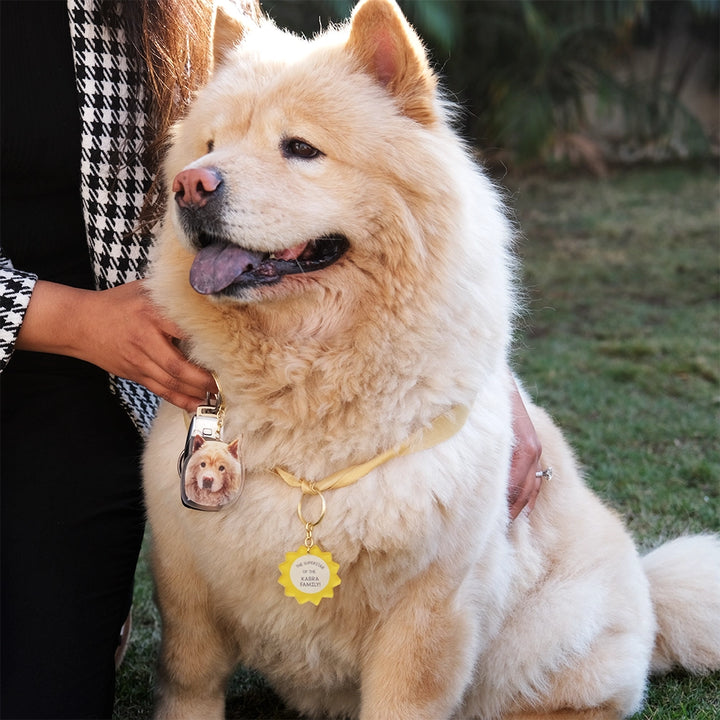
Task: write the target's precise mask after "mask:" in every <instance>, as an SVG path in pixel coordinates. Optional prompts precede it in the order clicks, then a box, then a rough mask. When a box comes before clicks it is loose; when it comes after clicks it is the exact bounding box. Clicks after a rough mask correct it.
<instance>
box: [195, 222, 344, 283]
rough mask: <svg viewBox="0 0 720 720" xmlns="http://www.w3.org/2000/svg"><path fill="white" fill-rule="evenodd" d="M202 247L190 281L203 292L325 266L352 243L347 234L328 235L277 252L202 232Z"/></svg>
mask: <svg viewBox="0 0 720 720" xmlns="http://www.w3.org/2000/svg"><path fill="white" fill-rule="evenodd" d="M198 244H199V245H200V246H201V249H200V251H199V252H198V254H197V255H196V256H195V260H194V261H193V264H192V267H191V268H190V285H192V287H193V288H194V289H195V290H196V291H197V292H199V293H200V294H201V295H213V294H216V293H222V292H224V291H228V292H229V291H231V290H232V289H236V288H238V289H241V288H251V287H255V286H258V285H271V284H274V283H277V282H280V280H282V278H283V277H284V276H285V275H296V274H298V273H309V272H314V271H316V270H322V269H323V268H326V267H328V266H330V265H332V264H333V263H334V262H336V261H337V260H339V259H340V258H341V257H342V256H343V255H344V254H345V251H346V250H347V249H348V247H349V245H350V244H349V242H348V240H347V238H346V237H345V236H343V235H327V236H324V237H320V238H317V239H315V240H310V241H309V242H306V243H301V244H299V245H295V246H294V247H291V248H288V249H286V250H282V251H277V252H274V253H269V252H258V251H256V250H248V249H247V248H242V247H240V246H238V245H235V244H234V243H231V242H228V241H227V240H222V239H220V238H215V237H212V236H209V235H205V234H201V235H200V237H199V238H198Z"/></svg>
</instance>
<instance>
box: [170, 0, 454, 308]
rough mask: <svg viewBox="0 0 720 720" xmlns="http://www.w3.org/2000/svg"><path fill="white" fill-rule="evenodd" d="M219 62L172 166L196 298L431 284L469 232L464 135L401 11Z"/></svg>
mask: <svg viewBox="0 0 720 720" xmlns="http://www.w3.org/2000/svg"><path fill="white" fill-rule="evenodd" d="M218 24H220V23H218ZM224 36H225V37H227V33H224ZM219 54H220V55H221V56H222V58H221V59H220V60H219V62H218V67H217V69H216V72H215V73H214V77H213V78H212V80H211V81H210V83H209V85H208V86H207V87H206V88H204V89H203V90H202V91H201V92H200V94H199V96H198V98H197V100H196V102H195V103H194V104H193V107H192V108H191V110H190V112H189V114H188V116H187V117H186V119H184V120H183V121H182V122H181V123H180V124H179V126H178V127H177V128H176V132H175V136H174V139H173V143H172V148H171V151H170V153H169V157H168V160H167V163H166V168H165V172H166V181H167V185H168V187H169V188H171V197H170V203H169V205H170V207H169V216H168V221H167V223H166V224H168V225H170V226H171V227H172V229H173V234H174V235H175V236H176V237H177V238H178V239H179V241H180V243H181V244H182V246H183V247H184V248H185V249H186V250H187V251H189V252H190V253H191V267H190V268H189V269H188V271H189V281H190V284H191V285H192V287H193V288H194V289H195V291H196V292H197V293H200V294H201V295H205V296H208V297H209V298H211V299H212V300H213V301H221V302H227V301H231V302H238V301H239V302H241V303H247V302H262V301H267V300H274V299H278V298H282V299H287V298H292V297H297V296H298V295H300V294H306V293H308V292H310V291H312V290H317V289H321V290H327V289H328V288H335V289H342V288H343V287H346V286H347V285H350V284H360V285H363V284H365V285H367V284H368V283H370V284H371V285H374V286H375V287H373V292H374V293H377V292H378V291H380V292H385V293H390V294H393V293H394V294H397V293H400V294H402V293H403V292H404V291H403V290H402V288H407V287H410V286H412V287H418V286H420V285H422V284H427V285H431V284H432V282H431V277H432V276H433V275H437V274H438V273H441V272H442V271H443V269H447V267H445V268H443V264H446V265H447V263H449V262H450V261H449V260H448V259H447V253H444V252H443V251H441V250H440V249H439V248H437V247H434V245H433V243H438V242H447V239H448V238H449V237H452V236H454V235H456V234H457V233H456V232H455V228H454V227H450V226H452V225H453V224H454V221H455V217H454V215H455V216H456V215H457V214H458V210H457V206H458V202H457V198H456V196H455V194H454V193H451V192H446V188H447V181H448V179H447V177H446V176H447V170H446V169H445V167H446V166H447V158H446V157H444V156H446V155H447V153H448V152H452V150H448V148H447V147H444V146H443V143H445V142H450V141H449V138H450V136H451V133H450V131H449V130H448V129H447V128H446V127H445V125H446V123H445V115H446V112H445V109H444V105H443V102H442V100H440V99H439V98H438V96H437V93H436V79H435V76H434V74H433V72H432V70H431V68H430V65H429V63H428V59H427V56H426V53H425V51H424V49H423V46H422V44H421V42H420V40H419V39H418V37H417V35H416V34H415V32H414V31H413V29H412V28H411V27H410V25H409V24H408V23H407V21H406V20H405V18H404V17H403V15H402V14H401V12H400V10H399V9H398V7H397V6H396V4H395V3H394V1H393V0H364V2H361V3H360V4H359V5H358V7H357V8H356V9H355V12H354V13H353V16H352V19H351V21H350V22H349V23H348V24H347V25H346V26H344V27H342V28H339V29H333V30H330V31H327V32H325V33H323V34H322V35H320V36H319V37H317V38H315V39H314V40H312V41H307V40H305V39H301V38H298V37H296V36H293V35H291V34H289V33H286V32H282V31H280V30H279V29H277V28H276V27H274V26H273V25H272V23H270V22H265V23H263V24H261V26H260V27H257V28H249V29H248V30H247V31H246V33H245V34H244V37H243V39H242V40H241V41H240V42H239V43H238V44H237V45H236V46H234V47H232V48H230V49H229V50H225V48H224V47H223V50H222V52H220V53H219ZM452 142H453V143H455V140H454V138H453V139H452ZM455 144H456V143H455ZM453 147H454V145H453ZM455 152H457V150H456V151H455ZM340 269H342V270H343V271H344V272H340ZM408 272H412V274H413V278H412V280H410V279H407V281H406V280H405V278H404V277H403V275H404V274H407V273H408ZM351 275H352V276H354V278H353V277H350V276H351ZM418 277H419V279H418Z"/></svg>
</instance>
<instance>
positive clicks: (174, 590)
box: [153, 553, 235, 720]
mask: <svg viewBox="0 0 720 720" xmlns="http://www.w3.org/2000/svg"><path fill="white" fill-rule="evenodd" d="M157 556H158V553H156V555H155V559H156V560H157ZM163 557H164V559H166V558H167V556H163ZM153 566H154V572H155V578H156V584H157V601H158V605H159V607H160V614H161V617H162V626H163V633H162V645H161V650H160V668H159V681H158V692H157V705H156V708H155V720H222V718H224V717H225V692H226V687H227V682H228V678H229V676H230V674H231V672H232V670H233V667H234V660H235V655H234V651H233V647H232V645H231V643H230V642H229V641H228V640H227V639H226V638H224V637H223V635H222V634H221V632H220V630H219V628H218V626H217V624H216V623H215V622H213V620H212V617H211V616H210V612H209V608H210V607H211V605H210V603H209V600H208V597H207V592H206V590H205V585H204V584H203V583H202V582H201V581H200V579H199V578H195V577H194V576H193V574H192V573H190V572H188V568H187V567H183V568H182V570H180V569H179V568H180V567H181V566H180V565H179V564H176V565H175V568H174V571H169V568H168V565H167V564H166V565H165V567H164V568H162V567H159V562H157V561H156V562H154V563H153Z"/></svg>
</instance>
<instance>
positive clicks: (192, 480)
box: [183, 435, 243, 508]
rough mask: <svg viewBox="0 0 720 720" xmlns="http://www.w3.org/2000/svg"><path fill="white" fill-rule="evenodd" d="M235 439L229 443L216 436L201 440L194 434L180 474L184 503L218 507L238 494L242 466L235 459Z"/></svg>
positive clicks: (236, 447) (201, 438)
mask: <svg viewBox="0 0 720 720" xmlns="http://www.w3.org/2000/svg"><path fill="white" fill-rule="evenodd" d="M239 443H240V441H239V440H237V439H236V440H233V441H232V442H231V443H230V444H229V445H227V444H225V443H223V442H220V441H217V440H205V438H203V436H202V435H195V436H194V438H193V442H192V454H191V455H190V457H189V459H188V461H187V465H186V466H185V471H184V474H183V484H184V485H183V487H184V497H183V500H184V501H185V502H186V504H188V502H189V503H194V504H195V505H197V506H200V507H210V508H215V507H217V508H219V507H222V506H223V505H226V504H227V503H229V502H232V500H234V499H235V497H236V496H237V495H239V494H240V491H241V489H242V483H243V468H242V464H241V463H240V460H239V455H238V453H239Z"/></svg>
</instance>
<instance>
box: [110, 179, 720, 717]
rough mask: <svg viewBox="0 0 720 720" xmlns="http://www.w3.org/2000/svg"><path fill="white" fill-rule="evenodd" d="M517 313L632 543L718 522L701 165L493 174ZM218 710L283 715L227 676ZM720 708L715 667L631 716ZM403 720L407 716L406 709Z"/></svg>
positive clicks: (145, 711) (555, 402) (715, 241)
mask: <svg viewBox="0 0 720 720" xmlns="http://www.w3.org/2000/svg"><path fill="white" fill-rule="evenodd" d="M506 184H507V186H508V199H509V204H510V205H511V207H512V208H513V209H514V211H515V213H516V216H517V220H518V223H519V226H520V228H521V231H522V236H521V238H520V240H519V243H518V253H519V255H520V257H521V259H522V267H523V278H524V283H525V287H526V312H525V313H524V315H523V317H522V320H521V326H520V328H519V332H518V337H517V349H516V353H515V363H516V366H517V368H518V370H519V372H520V374H521V376H522V377H523V378H524V380H525V382H526V385H527V387H528V389H529V390H530V391H531V393H532V394H533V395H534V396H535V397H536V399H537V400H538V401H539V402H540V404H542V405H543V406H545V407H546V408H547V409H548V410H549V411H550V412H551V413H552V414H553V415H554V417H555V418H556V420H557V421H558V422H559V423H560V425H561V426H562V427H563V428H564V429H565V431H566V434H567V435H568V437H569V439H570V440H571V442H572V444H573V445H574V447H575V448H576V450H577V453H578V456H579V458H580V459H581V461H582V463H583V464H584V466H585V468H586V470H587V474H588V481H589V482H590V484H591V485H592V486H593V487H594V488H595V489H596V490H597V491H598V493H599V494H600V495H601V496H602V497H604V498H605V499H606V500H607V501H608V502H609V503H610V504H611V505H612V506H614V507H615V508H616V509H618V510H619V511H620V512H621V513H622V515H623V516H624V517H625V518H626V519H627V522H628V525H629V527H630V529H631V530H632V532H633V533H634V535H635V536H636V538H637V540H638V542H639V543H640V545H641V546H642V547H643V548H650V547H652V546H654V545H656V544H658V543H659V542H660V541H661V540H663V539H665V538H668V537H672V536H675V535H678V534H680V533H685V532H695V531H700V530H713V531H720V443H719V442H718V436H719V432H718V430H719V427H720V425H719V423H718V420H719V419H720V417H719V415H720V236H719V231H720V194H719V190H720V184H719V183H718V174H717V171H716V169H715V168H709V167H694V168H680V167H673V168H662V169H659V168H658V169H639V170H633V171H628V172H623V173H617V174H615V175H613V176H612V177H611V178H609V179H606V180H601V181H599V180H594V179H585V178H576V177H574V178H568V179H548V178H546V177H537V178H530V179H528V178H525V179H510V180H508V181H507V183H506ZM151 594H152V590H151V583H150V578H149V575H148V571H147V565H146V562H145V559H144V556H143V560H142V562H141V564H140V567H139V569H138V577H137V590H136V598H135V614H134V620H135V629H134V634H133V639H132V643H131V646H130V648H129V651H128V655H127V658H126V660H125V663H124V664H123V666H122V668H121V670H120V673H119V677H118V700H117V704H116V712H115V716H114V717H115V718H116V720H131V719H135V718H147V717H149V716H150V712H151V704H152V685H153V682H154V673H155V662H156V658H157V647H158V643H159V625H158V620H157V614H156V611H155V609H154V607H153V604H152V598H151ZM228 716H229V717H231V718H236V719H246V720H250V719H255V718H277V719H280V718H295V717H297V716H296V715H294V714H293V713H290V712H288V711H286V710H284V709H283V707H282V705H281V703H279V701H278V700H277V699H276V697H275V696H274V695H273V694H272V692H271V691H270V690H269V689H268V688H267V686H266V685H265V684H264V683H263V681H262V679H261V678H259V677H257V676H255V675H253V674H248V673H245V672H242V671H240V672H238V673H237V675H236V676H235V678H234V680H233V683H232V687H231V691H230V695H229V701H228ZM717 718H720V674H715V675H713V676H711V677H706V678H692V677H688V676H687V675H684V674H682V673H678V674H675V675H671V676H669V677H666V678H662V679H653V681H652V683H651V686H650V690H649V694H648V701H647V705H646V707H645V709H644V710H643V711H642V712H641V713H639V714H638V715H637V716H635V718H634V719H633V720H681V719H682V720H688V719H693V720H695V719H697V720H715V719H717ZM408 720H412V719H411V718H409V719H408Z"/></svg>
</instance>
